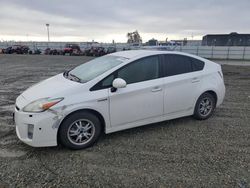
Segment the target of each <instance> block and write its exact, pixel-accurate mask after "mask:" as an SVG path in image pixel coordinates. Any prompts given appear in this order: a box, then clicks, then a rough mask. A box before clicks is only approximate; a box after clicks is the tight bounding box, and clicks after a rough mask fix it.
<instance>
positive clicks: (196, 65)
mask: <svg viewBox="0 0 250 188" xmlns="http://www.w3.org/2000/svg"><path fill="white" fill-rule="evenodd" d="M190 59H191V61H192V66H193V71H200V70H202V69H203V68H204V62H203V61H200V60H198V59H194V58H190Z"/></svg>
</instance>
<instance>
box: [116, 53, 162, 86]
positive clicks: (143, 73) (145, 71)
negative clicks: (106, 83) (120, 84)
mask: <svg viewBox="0 0 250 188" xmlns="http://www.w3.org/2000/svg"><path fill="white" fill-rule="evenodd" d="M117 77H118V78H122V79H124V80H125V81H126V82H127V84H132V83H137V82H143V81H147V80H153V79H157V78H159V58H158V56H151V57H146V58H142V59H139V60H137V61H135V62H133V63H130V64H129V65H127V66H125V67H124V68H122V69H120V70H118V71H117Z"/></svg>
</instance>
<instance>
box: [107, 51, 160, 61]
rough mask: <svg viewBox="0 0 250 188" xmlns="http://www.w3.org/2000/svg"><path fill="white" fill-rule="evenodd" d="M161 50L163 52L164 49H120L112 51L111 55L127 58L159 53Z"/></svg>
mask: <svg viewBox="0 0 250 188" xmlns="http://www.w3.org/2000/svg"><path fill="white" fill-rule="evenodd" d="M159 52H162V51H156V50H127V51H120V52H116V53H112V54H111V55H114V56H119V57H124V58H127V59H133V58H135V57H140V56H147V55H154V54H159Z"/></svg>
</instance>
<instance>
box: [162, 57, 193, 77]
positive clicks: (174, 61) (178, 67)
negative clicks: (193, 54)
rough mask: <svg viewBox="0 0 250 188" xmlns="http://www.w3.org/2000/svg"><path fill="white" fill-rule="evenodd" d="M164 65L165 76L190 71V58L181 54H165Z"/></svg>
mask: <svg viewBox="0 0 250 188" xmlns="http://www.w3.org/2000/svg"><path fill="white" fill-rule="evenodd" d="M164 67H165V68H164V69H165V74H166V76H173V75H178V74H183V73H188V72H192V64H191V59H190V58H189V57H187V56H183V55H165V62H164Z"/></svg>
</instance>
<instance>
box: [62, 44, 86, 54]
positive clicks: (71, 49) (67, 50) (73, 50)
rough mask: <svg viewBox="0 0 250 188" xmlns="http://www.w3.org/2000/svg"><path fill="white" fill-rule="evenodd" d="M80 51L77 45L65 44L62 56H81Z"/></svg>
mask: <svg viewBox="0 0 250 188" xmlns="http://www.w3.org/2000/svg"><path fill="white" fill-rule="evenodd" d="M81 53H82V51H81V49H80V46H79V45H78V44H66V45H65V47H64V49H63V55H67V54H68V55H81Z"/></svg>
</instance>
